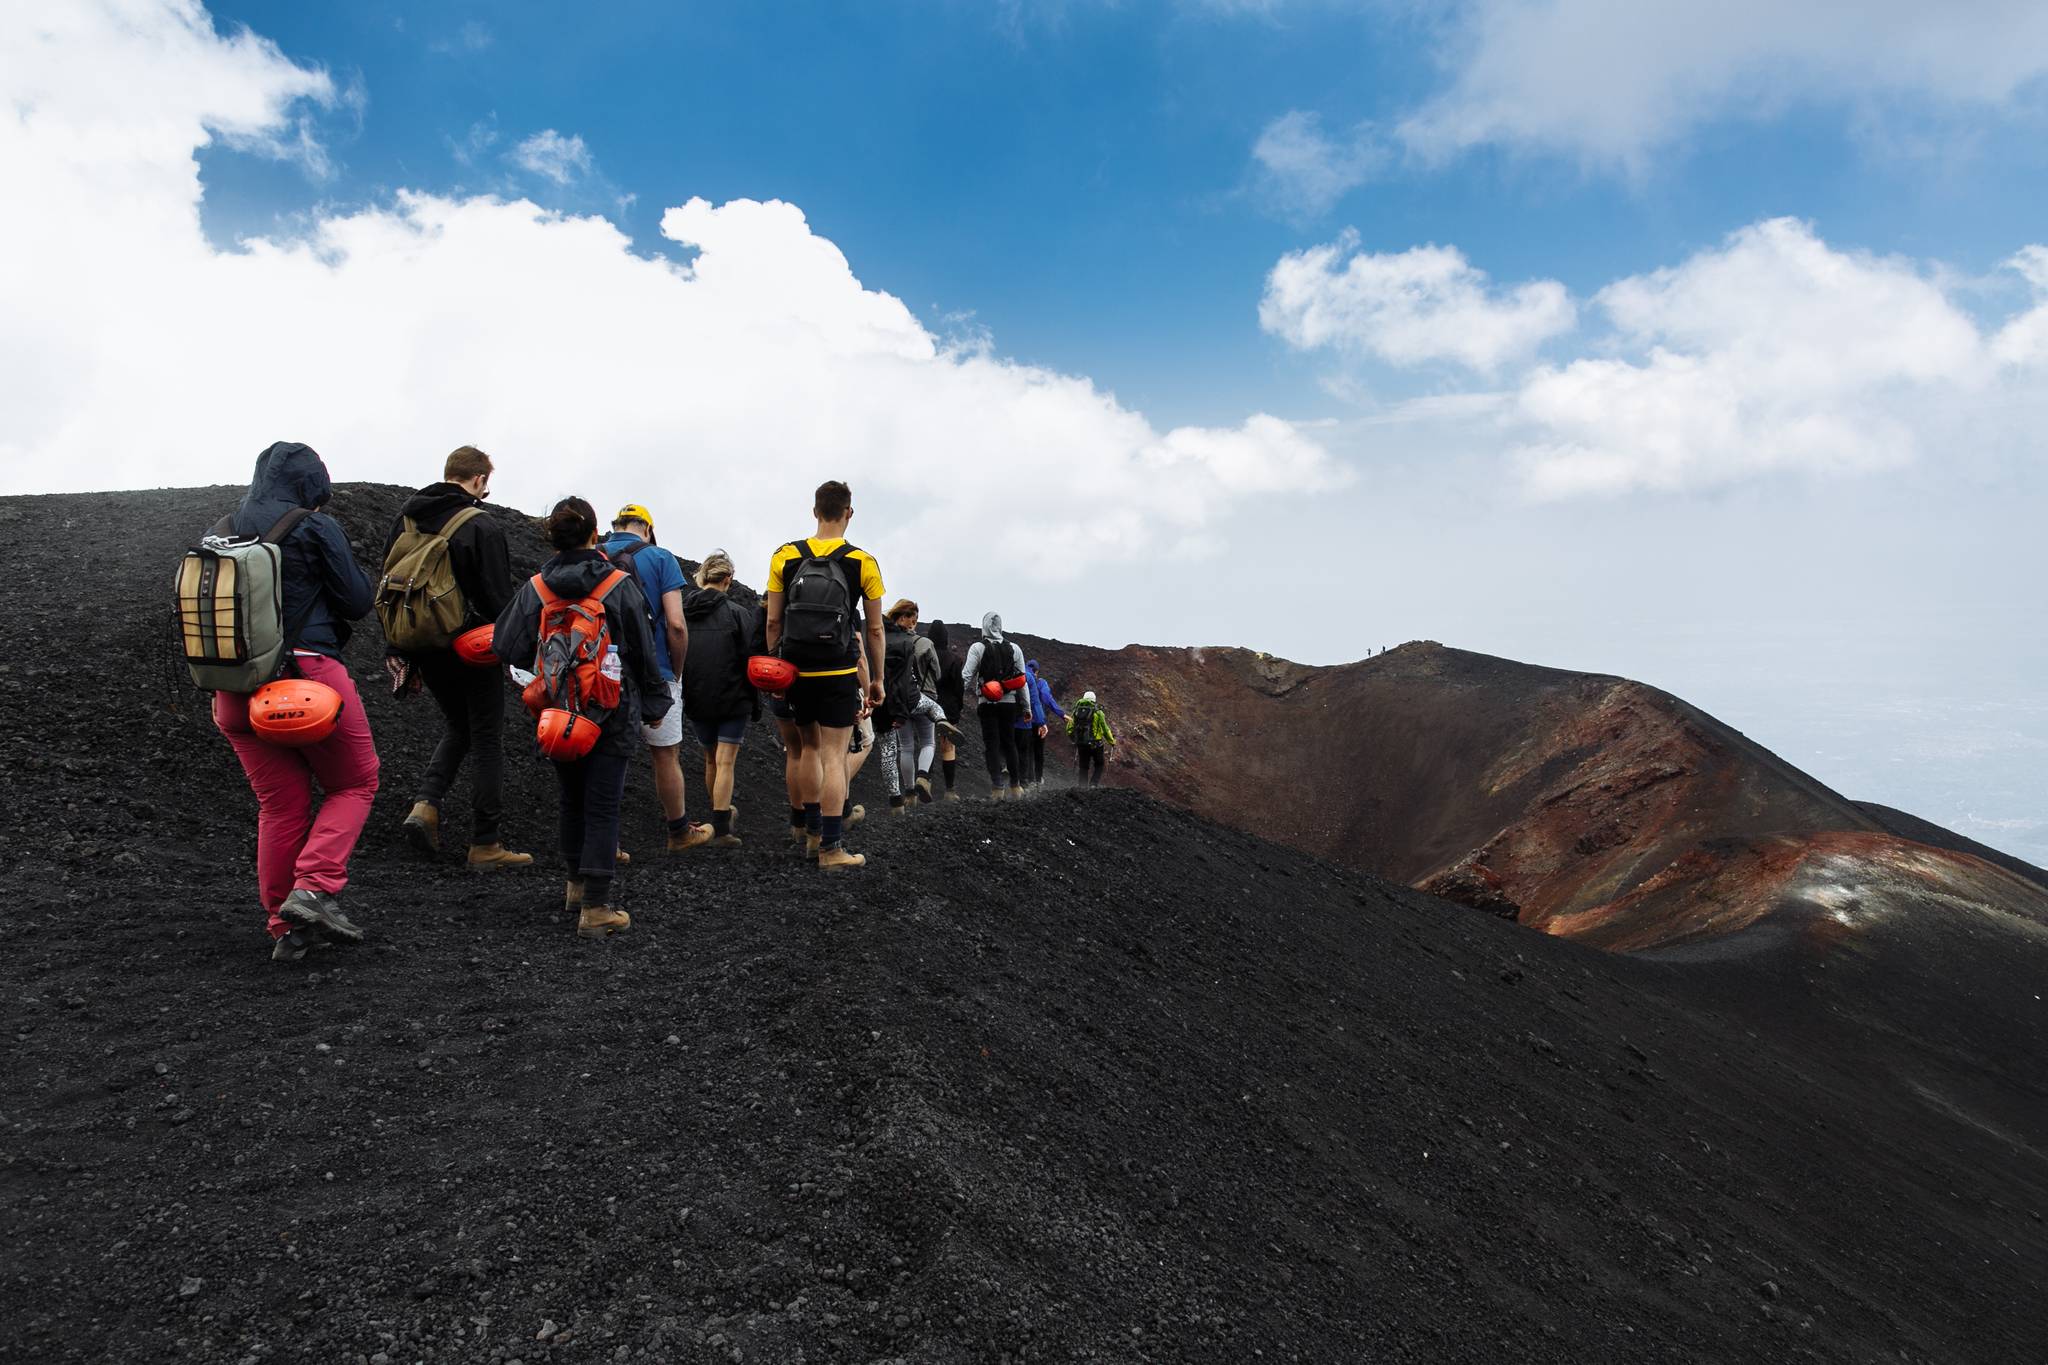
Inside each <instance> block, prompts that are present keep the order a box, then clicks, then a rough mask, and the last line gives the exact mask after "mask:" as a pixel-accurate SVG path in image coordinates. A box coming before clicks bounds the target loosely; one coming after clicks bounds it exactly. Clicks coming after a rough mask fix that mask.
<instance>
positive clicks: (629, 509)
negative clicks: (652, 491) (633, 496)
mask: <svg viewBox="0 0 2048 1365" xmlns="http://www.w3.org/2000/svg"><path fill="white" fill-rule="evenodd" d="M622 521H644V522H646V523H647V543H648V544H649V545H652V544H653V543H654V513H652V512H650V511H648V510H647V509H646V508H645V507H642V506H641V505H640V504H639V503H637V502H629V503H627V504H626V505H625V506H624V507H621V508H620V509H619V511H618V515H617V516H614V517H613V518H612V524H613V525H614V526H616V525H618V524H619V523H620V522H622Z"/></svg>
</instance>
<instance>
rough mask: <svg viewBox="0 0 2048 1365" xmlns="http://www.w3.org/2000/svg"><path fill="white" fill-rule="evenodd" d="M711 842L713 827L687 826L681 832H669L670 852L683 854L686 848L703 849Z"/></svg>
mask: <svg viewBox="0 0 2048 1365" xmlns="http://www.w3.org/2000/svg"><path fill="white" fill-rule="evenodd" d="M710 842H711V826H709V825H685V826H683V828H682V830H681V832H677V831H675V830H670V831H669V836H668V851H669V852H671V853H681V852H682V851H683V850H684V849H686V848H702V847H704V845H706V844H708V843H710Z"/></svg>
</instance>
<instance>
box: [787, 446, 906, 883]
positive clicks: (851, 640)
mask: <svg viewBox="0 0 2048 1365" xmlns="http://www.w3.org/2000/svg"><path fill="white" fill-rule="evenodd" d="M811 511H812V515H813V516H815V517H816V518H817V533H816V534H815V535H814V536H812V537H810V538H809V539H805V540H793V541H791V542H789V543H788V544H787V545H783V546H781V547H780V548H778V549H777V550H776V551H775V553H774V555H772V556H771V557H770V558H769V561H768V585H767V607H768V627H767V647H768V652H769V653H771V654H778V655H780V656H781V657H782V658H783V659H784V660H786V661H787V662H789V663H791V664H794V665H795V666H796V670H797V676H796V681H795V682H794V683H792V684H791V685H790V688H789V691H788V692H787V694H786V696H787V699H788V702H789V712H790V719H791V720H792V721H793V722H794V723H795V726H796V729H797V731H798V733H799V735H800V737H801V742H802V752H801V754H800V755H799V756H798V758H799V763H798V769H797V777H798V781H799V783H800V784H801V785H800V790H801V794H802V796H803V811H804V826H805V850H806V852H811V853H815V854H816V855H817V859H818V866H819V867H820V868H822V869H824V870H826V871H834V870H837V869H839V868H847V867H861V866H863V865H865V864H866V862H867V858H866V857H865V856H863V855H862V854H859V853H849V852H847V851H846V847H845V837H846V816H847V807H846V786H847V764H846V761H845V760H846V755H847V750H848V747H849V745H850V743H851V740H852V734H853V727H854V723H855V722H856V721H857V720H859V719H860V717H861V714H862V712H863V711H864V710H866V709H868V708H871V707H874V706H878V705H880V704H881V701H882V696H883V691H882V677H881V673H880V671H879V669H880V663H881V658H882V591H883V588H882V570H881V567H880V566H879V565H878V564H876V563H875V558H874V556H873V555H871V554H869V553H868V552H867V551H865V550H862V549H860V548H858V547H857V546H854V545H852V544H850V543H848V541H847V539H846V526H847V523H848V522H849V521H851V520H852V519H853V492H852V490H851V489H849V488H848V487H847V486H846V485H845V484H843V483H841V482H839V481H838V480H836V479H833V480H828V481H827V482H825V483H822V484H819V485H818V491H817V493H816V495H815V497H814V498H813V500H812V504H811ZM869 660H873V661H874V663H875V668H876V671H875V672H872V673H871V672H870V671H869Z"/></svg>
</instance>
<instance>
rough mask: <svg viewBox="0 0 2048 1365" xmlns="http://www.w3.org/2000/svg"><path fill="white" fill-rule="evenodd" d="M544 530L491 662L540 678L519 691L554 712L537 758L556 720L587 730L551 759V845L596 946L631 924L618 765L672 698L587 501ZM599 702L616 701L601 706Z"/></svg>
mask: <svg viewBox="0 0 2048 1365" xmlns="http://www.w3.org/2000/svg"><path fill="white" fill-rule="evenodd" d="M543 530H544V531H545V533H546V535H547V539H548V544H550V545H552V546H554V547H555V555H554V557H553V558H552V559H550V560H548V562H547V563H545V564H543V565H541V569H540V572H539V573H537V574H535V575H534V576H533V577H532V578H530V579H528V580H527V581H526V582H525V583H523V584H521V585H520V587H519V591H518V593H517V594H516V595H515V596H514V597H513V599H512V604H511V605H510V606H508V607H506V608H505V610H504V613H503V614H502V615H500V616H499V617H498V623H497V637H496V646H497V652H498V656H499V657H500V658H504V659H521V660H532V661H533V671H534V673H535V674H536V675H537V676H536V677H535V680H534V682H533V683H532V684H530V685H529V686H528V688H527V694H526V695H527V705H528V708H529V709H530V710H533V711H536V712H539V711H540V710H541V707H543V706H546V707H549V708H552V709H550V710H548V711H546V712H545V713H543V714H541V715H540V720H541V722H542V725H541V730H540V737H541V739H542V741H543V743H542V751H543V752H544V753H548V752H549V745H550V742H551V740H552V738H554V737H559V736H560V735H561V733H562V732H561V731H559V730H556V731H551V730H550V729H549V728H548V724H549V722H550V721H555V720H559V719H561V718H562V717H563V716H564V713H565V712H566V713H568V714H569V716H571V717H572V718H573V720H574V722H575V723H576V724H579V725H581V726H582V731H581V733H583V734H588V733H589V731H590V729H591V728H592V727H593V726H594V727H595V729H596V734H595V736H594V738H592V739H590V740H588V741H587V743H588V747H587V748H585V749H583V750H582V752H581V753H580V754H577V755H575V756H568V755H566V754H550V757H551V758H553V760H554V763H553V766H554V769H555V778H556V781H557V783H558V785H559V786H560V788H561V803H562V804H561V824H560V848H561V853H562V862H563V864H564V866H565V868H566V869H567V872H568V887H567V889H566V891H565V893H564V896H563V903H564V906H565V908H567V909H570V910H574V911H576V912H577V918H576V932H577V933H578V934H580V935H581V936H583V937H584V938H603V937H606V936H608V935H610V934H614V933H616V932H618V931H619V930H621V929H625V928H628V927H630V926H631V924H632V922H633V921H632V917H631V916H630V915H628V914H627V913H626V912H625V910H623V909H621V908H619V907H618V906H616V905H614V904H613V900H614V896H613V880H612V878H613V875H614V871H615V869H616V867H617V865H618V849H619V802H620V799H621V798H622V797H623V796H624V795H625V792H626V768H627V766H628V765H629V764H630V762H631V761H632V756H633V751H634V749H635V748H637V747H638V744H639V742H640V739H641V735H642V734H643V733H644V731H645V729H646V728H649V727H651V728H655V729H659V728H660V725H661V722H662V719H663V718H664V717H665V716H666V715H667V714H668V713H669V712H670V711H671V710H673V709H674V708H675V698H674V695H673V694H672V693H671V692H670V690H669V687H668V683H667V680H666V679H664V678H663V677H662V676H661V668H660V666H659V664H658V663H657V661H656V656H655V652H654V649H655V645H654V639H655V637H654V631H653V628H652V627H651V625H650V624H649V619H650V618H649V616H648V612H647V599H646V598H645V597H643V596H642V595H641V593H640V585H639V583H638V582H637V581H636V580H635V578H634V576H633V575H632V574H631V573H630V572H628V571H627V570H626V569H624V568H623V567H620V566H618V565H615V564H613V563H612V562H611V561H610V560H609V559H607V558H605V555H604V553H603V552H602V551H601V550H599V549H598V548H597V513H596V512H595V511H593V510H592V509H591V506H590V504H589V503H587V502H585V501H584V500H583V499H582V498H574V497H571V498H563V499H562V500H561V501H560V502H558V503H556V504H555V506H554V509H553V510H552V511H551V512H549V513H548V518H547V521H546V523H545V525H544V527H543ZM544 618H545V619H544ZM572 649H574V650H576V651H577V652H576V653H574V654H572V653H571V650H572ZM584 650H587V651H588V653H589V654H590V655H591V656H592V657H590V658H587V659H586V658H585V657H584V653H583V651H584ZM607 694H611V695H614V696H615V697H616V701H615V702H613V703H612V704H610V705H605V704H604V699H605V697H606V695H607ZM572 732H573V727H572ZM563 747H564V748H565V749H567V750H573V749H574V748H575V746H574V745H573V744H570V743H566V742H565V743H564V746H563Z"/></svg>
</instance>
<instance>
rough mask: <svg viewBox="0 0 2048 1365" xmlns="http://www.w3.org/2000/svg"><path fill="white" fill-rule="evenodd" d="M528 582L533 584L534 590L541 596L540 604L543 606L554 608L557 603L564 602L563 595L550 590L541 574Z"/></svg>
mask: <svg viewBox="0 0 2048 1365" xmlns="http://www.w3.org/2000/svg"><path fill="white" fill-rule="evenodd" d="M526 581H527V582H529V583H531V584H533V590H534V591H535V592H536V593H539V594H540V604H541V605H542V606H544V607H552V606H553V605H555V603H557V602H559V601H561V600H562V597H561V594H559V593H557V592H556V591H555V590H554V589H553V588H550V587H549V586H548V585H547V580H546V579H544V578H542V577H541V576H540V575H539V574H535V575H534V576H533V577H532V578H529V579H527V580H526Z"/></svg>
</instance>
